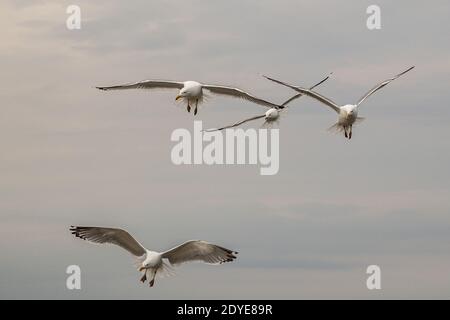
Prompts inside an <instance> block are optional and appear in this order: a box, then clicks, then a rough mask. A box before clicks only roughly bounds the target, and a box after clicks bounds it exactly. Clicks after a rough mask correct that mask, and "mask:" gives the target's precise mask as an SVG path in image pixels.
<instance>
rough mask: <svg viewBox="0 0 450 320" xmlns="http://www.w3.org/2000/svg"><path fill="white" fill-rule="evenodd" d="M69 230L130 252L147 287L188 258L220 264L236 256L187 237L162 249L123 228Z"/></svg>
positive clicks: (82, 237) (73, 227)
mask: <svg viewBox="0 0 450 320" xmlns="http://www.w3.org/2000/svg"><path fill="white" fill-rule="evenodd" d="M70 231H71V233H72V234H73V235H75V237H78V238H80V239H83V240H88V241H91V242H94V243H110V244H115V245H117V246H119V247H122V248H123V249H125V250H127V251H128V252H130V253H131V254H132V255H134V256H135V257H136V259H137V261H138V266H139V269H138V270H139V272H143V276H142V278H141V282H142V283H145V281H146V280H147V275H149V276H150V281H149V284H150V287H153V285H154V284H155V277H156V274H157V273H158V274H164V273H170V270H171V269H170V266H171V265H172V266H173V265H178V264H181V263H185V262H190V261H203V262H205V263H208V264H222V263H224V262H229V261H233V260H234V259H236V256H235V254H237V252H235V251H232V250H229V249H225V248H223V247H219V246H217V245H214V244H211V243H208V242H206V241H202V240H190V241H187V242H185V243H183V244H181V245H179V246H177V247H175V248H172V249H170V250H167V251H164V252H156V251H150V250H147V249H146V248H144V247H143V246H142V245H141V244H140V243H139V242H138V241H137V240H136V239H134V238H133V237H132V236H131V235H130V234H129V233H128V232H127V231H125V230H122V229H116V228H103V227H76V226H71V227H70Z"/></svg>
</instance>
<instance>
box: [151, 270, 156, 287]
mask: <svg viewBox="0 0 450 320" xmlns="http://www.w3.org/2000/svg"><path fill="white" fill-rule="evenodd" d="M155 277H156V270H154V271H152V280H150V282H149V284H150V287H153V285H154V284H155Z"/></svg>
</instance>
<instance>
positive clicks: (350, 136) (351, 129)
mask: <svg viewBox="0 0 450 320" xmlns="http://www.w3.org/2000/svg"><path fill="white" fill-rule="evenodd" d="M352 133H353V128H352V126H350V132H349V134H348V139H351V138H352Z"/></svg>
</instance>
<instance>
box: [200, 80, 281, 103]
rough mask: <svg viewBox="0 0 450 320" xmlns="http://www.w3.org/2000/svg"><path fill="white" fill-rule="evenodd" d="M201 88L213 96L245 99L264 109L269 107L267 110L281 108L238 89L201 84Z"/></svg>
mask: <svg viewBox="0 0 450 320" xmlns="http://www.w3.org/2000/svg"><path fill="white" fill-rule="evenodd" d="M202 87H203V88H204V89H207V90H209V91H211V92H212V93H215V94H219V95H226V96H231V97H235V98H241V99H245V100H248V101H251V102H253V103H256V104H259V105H262V106H265V107H269V108H280V107H281V106H279V105H277V104H275V103H272V102H269V101H266V100H264V99H261V98H258V97H255V96H253V95H251V94H249V93H247V92H245V91H243V90H241V89H238V88H232V87H225V86H216V85H211V84H202Z"/></svg>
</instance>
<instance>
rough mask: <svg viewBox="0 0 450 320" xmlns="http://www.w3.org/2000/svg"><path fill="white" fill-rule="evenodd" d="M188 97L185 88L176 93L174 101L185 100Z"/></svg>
mask: <svg viewBox="0 0 450 320" xmlns="http://www.w3.org/2000/svg"><path fill="white" fill-rule="evenodd" d="M188 95H189V92H188V90H187V89H186V88H182V89H181V90H180V92H179V93H178V95H177V96H176V98H175V100H179V99H182V98H185V97H187V96H188Z"/></svg>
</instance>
